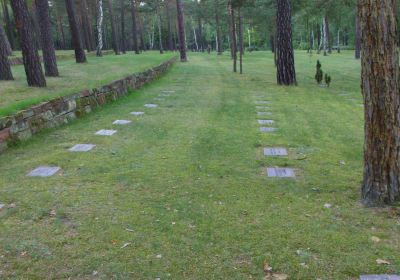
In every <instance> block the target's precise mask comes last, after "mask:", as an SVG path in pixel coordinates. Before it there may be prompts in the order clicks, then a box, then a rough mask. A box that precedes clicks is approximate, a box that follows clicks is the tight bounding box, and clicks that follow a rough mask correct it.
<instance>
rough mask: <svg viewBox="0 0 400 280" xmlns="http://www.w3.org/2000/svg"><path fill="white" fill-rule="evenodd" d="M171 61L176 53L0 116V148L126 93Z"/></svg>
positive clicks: (65, 121) (172, 61) (57, 124)
mask: <svg viewBox="0 0 400 280" xmlns="http://www.w3.org/2000/svg"><path fill="white" fill-rule="evenodd" d="M175 61H176V57H174V58H172V59H170V60H168V61H166V62H164V63H161V64H160V65H158V66H156V67H154V68H151V69H149V70H147V71H145V72H141V73H137V74H133V75H130V76H128V77H126V78H124V79H121V80H117V81H114V82H111V83H110V84H108V85H105V86H102V87H99V88H94V89H91V90H84V91H82V92H79V93H76V94H71V95H68V96H64V97H58V98H55V99H52V100H50V101H48V102H43V103H41V104H39V105H36V106H33V107H30V108H29V109H26V110H24V111H21V112H18V113H17V114H15V115H12V116H8V117H3V118H0V152H1V151H3V150H5V149H7V147H9V146H11V145H13V144H15V143H18V142H20V141H24V140H26V139H29V138H31V137H32V136H33V135H34V134H37V133H39V132H40V131H42V130H45V129H49V128H54V127H58V126H60V125H63V124H67V123H69V122H71V121H72V120H74V119H76V118H79V117H81V116H83V115H85V114H88V113H90V112H91V111H92V110H93V109H95V108H97V107H100V106H103V105H105V104H107V103H111V102H113V101H115V100H117V99H118V98H120V97H122V96H125V95H127V94H128V93H129V91H130V90H134V89H138V88H140V87H142V86H143V85H144V84H146V83H149V82H151V81H152V80H154V79H156V78H157V77H159V76H161V75H162V74H164V73H165V72H166V71H167V70H168V69H169V68H170V66H171V65H172V64H173V63H174V62H175Z"/></svg>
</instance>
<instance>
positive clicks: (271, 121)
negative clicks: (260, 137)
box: [257, 120, 274, 124]
mask: <svg viewBox="0 0 400 280" xmlns="http://www.w3.org/2000/svg"><path fill="white" fill-rule="evenodd" d="M257 122H258V123H259V124H273V123H274V121H273V120H257Z"/></svg>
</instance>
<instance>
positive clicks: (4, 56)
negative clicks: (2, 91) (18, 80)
mask: <svg viewBox="0 0 400 280" xmlns="http://www.w3.org/2000/svg"><path fill="white" fill-rule="evenodd" d="M0 34H3V35H2V36H0V80H14V78H13V75H12V72H11V66H10V61H9V60H8V53H7V42H6V40H5V39H6V38H7V37H6V34H5V32H4V30H3V27H2V26H1V25H0Z"/></svg>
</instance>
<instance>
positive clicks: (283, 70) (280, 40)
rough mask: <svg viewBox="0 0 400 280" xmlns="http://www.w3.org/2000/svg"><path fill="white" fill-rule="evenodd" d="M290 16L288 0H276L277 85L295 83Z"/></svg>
mask: <svg viewBox="0 0 400 280" xmlns="http://www.w3.org/2000/svg"><path fill="white" fill-rule="evenodd" d="M291 18H292V13H291V6H290V0H277V15H276V28H277V30H276V32H277V33H276V53H277V61H276V68H277V69H276V70H277V81H278V84H279V85H295V84H296V70H295V67H294V53H293V45H292V25H291Z"/></svg>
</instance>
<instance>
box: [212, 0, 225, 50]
mask: <svg viewBox="0 0 400 280" xmlns="http://www.w3.org/2000/svg"><path fill="white" fill-rule="evenodd" d="M214 13H215V29H216V36H217V40H216V44H217V54H218V55H221V54H222V52H223V51H222V50H223V48H222V40H221V26H220V18H219V17H220V16H219V7H218V0H214Z"/></svg>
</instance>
